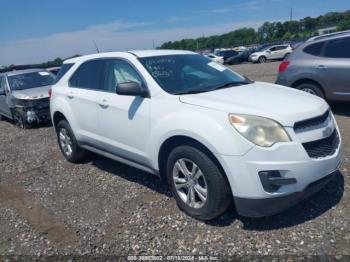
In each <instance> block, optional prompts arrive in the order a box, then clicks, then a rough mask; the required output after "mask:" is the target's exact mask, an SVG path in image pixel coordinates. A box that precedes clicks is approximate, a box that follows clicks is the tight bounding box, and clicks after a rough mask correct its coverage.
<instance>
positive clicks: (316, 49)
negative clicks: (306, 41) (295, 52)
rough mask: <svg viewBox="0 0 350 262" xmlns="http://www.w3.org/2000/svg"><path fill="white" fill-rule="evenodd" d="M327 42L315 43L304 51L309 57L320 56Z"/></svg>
mask: <svg viewBox="0 0 350 262" xmlns="http://www.w3.org/2000/svg"><path fill="white" fill-rule="evenodd" d="M324 43H325V42H320V43H315V44H312V45H309V46H307V47H305V48H304V49H303V51H304V52H305V53H307V54H309V55H313V56H320V55H321V52H322V49H323V46H324Z"/></svg>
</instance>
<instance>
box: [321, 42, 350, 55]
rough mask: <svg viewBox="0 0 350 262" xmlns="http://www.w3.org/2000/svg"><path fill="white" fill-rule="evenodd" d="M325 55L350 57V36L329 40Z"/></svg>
mask: <svg viewBox="0 0 350 262" xmlns="http://www.w3.org/2000/svg"><path fill="white" fill-rule="evenodd" d="M324 56H325V57H330V58H350V37H347V38H341V39H336V40H331V41H329V42H328V44H327V46H326V48H325V51H324Z"/></svg>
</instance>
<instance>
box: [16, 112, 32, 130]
mask: <svg viewBox="0 0 350 262" xmlns="http://www.w3.org/2000/svg"><path fill="white" fill-rule="evenodd" d="M12 117H13V122H14V124H15V125H16V126H17V127H18V128H20V129H27V128H28V124H27V121H26V119H25V115H24V113H23V112H22V111H21V110H19V109H14V110H13V111H12Z"/></svg>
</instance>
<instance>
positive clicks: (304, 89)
mask: <svg viewBox="0 0 350 262" xmlns="http://www.w3.org/2000/svg"><path fill="white" fill-rule="evenodd" d="M301 90H302V91H304V92H306V93H309V94H311V95H315V96H317V94H316V92H315V91H314V90H313V89H312V88H307V87H305V88H303V89H301Z"/></svg>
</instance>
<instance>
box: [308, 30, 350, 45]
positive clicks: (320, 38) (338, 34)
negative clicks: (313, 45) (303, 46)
mask: <svg viewBox="0 0 350 262" xmlns="http://www.w3.org/2000/svg"><path fill="white" fill-rule="evenodd" d="M349 36H350V30H347V31H341V32H335V33H330V34H325V35H320V36H314V37H311V38H309V39H308V40H307V41H306V42H307V43H310V42H316V41H325V40H331V39H337V38H341V37H349Z"/></svg>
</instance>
